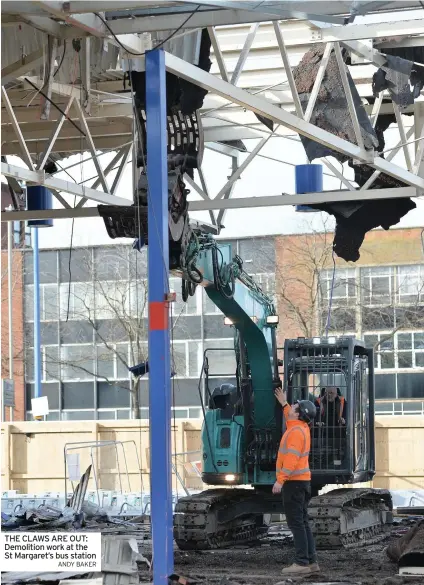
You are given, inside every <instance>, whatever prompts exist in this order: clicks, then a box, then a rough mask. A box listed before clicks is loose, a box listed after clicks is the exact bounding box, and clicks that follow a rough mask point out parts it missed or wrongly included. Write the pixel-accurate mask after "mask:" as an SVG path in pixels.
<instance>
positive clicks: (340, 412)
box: [317, 396, 345, 420]
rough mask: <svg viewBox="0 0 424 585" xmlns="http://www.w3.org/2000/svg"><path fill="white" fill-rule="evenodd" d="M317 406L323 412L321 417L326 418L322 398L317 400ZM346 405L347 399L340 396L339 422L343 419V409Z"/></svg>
mask: <svg viewBox="0 0 424 585" xmlns="http://www.w3.org/2000/svg"><path fill="white" fill-rule="evenodd" d="M317 404H318V406H319V408H320V411H321V416H324V405H323V403H322V400H321V398H317ZM344 405H345V399H344V398H343V396H339V420H340V419H341V418H342V417H343V409H344Z"/></svg>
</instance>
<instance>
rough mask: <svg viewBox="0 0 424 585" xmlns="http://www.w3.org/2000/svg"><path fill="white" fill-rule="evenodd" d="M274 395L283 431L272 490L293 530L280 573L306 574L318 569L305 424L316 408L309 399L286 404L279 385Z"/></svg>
mask: <svg viewBox="0 0 424 585" xmlns="http://www.w3.org/2000/svg"><path fill="white" fill-rule="evenodd" d="M275 397H276V398H277V400H278V402H279V403H280V404H281V405H282V407H283V412H284V417H285V420H286V431H285V433H284V434H283V436H282V439H281V443H280V448H279V451H278V456H277V481H276V482H275V484H274V486H273V488H272V493H273V494H280V493H282V495H283V504H284V513H285V515H286V520H287V525H288V527H289V529H290V530H291V531H292V533H293V539H294V547H295V558H294V563H293V564H292V565H290V567H285V568H284V569H283V570H282V574H283V576H285V577H291V576H293V577H294V576H302V575H310V574H311V573H318V572H319V570H320V569H319V566H318V563H317V558H316V551H315V542H314V537H313V535H312V531H311V527H310V525H309V518H308V503H309V500H310V499H311V472H310V470H309V449H310V445H311V434H310V429H309V425H310V424H311V422H312V421H313V419H314V418H315V415H316V408H315V405H314V403H313V402H311V401H310V400H298V401H296V403H295V404H293V406H290V405H289V404H288V403H287V395H286V393H285V392H283V390H282V389H281V388H277V389H276V390H275Z"/></svg>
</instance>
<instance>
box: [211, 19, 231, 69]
mask: <svg viewBox="0 0 424 585" xmlns="http://www.w3.org/2000/svg"><path fill="white" fill-rule="evenodd" d="M208 33H209V37H210V39H211V43H212V47H213V53H214V56H215V59H216V62H217V64H218V67H219V72H220V73H221V77H222V79H223V80H224V81H229V80H230V79H229V77H228V72H227V68H226V66H225V61H224V58H223V56H222V52H221V47H220V46H219V42H218V37H217V36H216V32H215V29H214V27H213V26H209V27H208Z"/></svg>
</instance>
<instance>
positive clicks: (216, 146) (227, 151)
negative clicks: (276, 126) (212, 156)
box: [205, 135, 258, 157]
mask: <svg viewBox="0 0 424 585" xmlns="http://www.w3.org/2000/svg"><path fill="white" fill-rule="evenodd" d="M257 137H258V135H256V136H255V138H257ZM205 147H206V148H207V149H209V150H213V151H214V152H218V153H219V154H224V155H225V156H231V157H238V155H239V153H240V152H243V151H242V150H237V149H236V148H233V147H232V146H228V145H227V144H221V143H220V142H206V143H205Z"/></svg>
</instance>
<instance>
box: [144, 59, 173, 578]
mask: <svg viewBox="0 0 424 585" xmlns="http://www.w3.org/2000/svg"><path fill="white" fill-rule="evenodd" d="M146 118H147V152H148V153H149V156H148V159H147V178H148V181H149V191H150V194H151V195H150V200H149V205H148V224H149V225H150V226H155V227H154V228H153V229H150V230H149V246H148V279H149V291H148V294H149V336H148V341H149V406H150V470H151V471H150V494H151V496H150V498H151V518H152V546H153V556H154V559H155V563H154V566H153V582H154V583H155V585H167V584H168V579H169V577H170V575H171V574H172V573H173V568H174V550H173V532H172V526H173V514H172V482H171V356H170V334H169V302H168V300H167V293H168V291H169V282H168V279H169V239H168V231H169V230H168V165H167V148H166V142H167V140H166V124H167V122H166V75H165V56H164V53H163V51H161V50H155V51H150V52H149V53H147V55H146Z"/></svg>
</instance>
